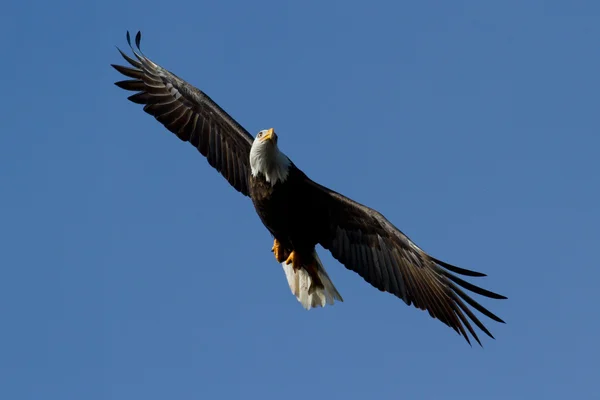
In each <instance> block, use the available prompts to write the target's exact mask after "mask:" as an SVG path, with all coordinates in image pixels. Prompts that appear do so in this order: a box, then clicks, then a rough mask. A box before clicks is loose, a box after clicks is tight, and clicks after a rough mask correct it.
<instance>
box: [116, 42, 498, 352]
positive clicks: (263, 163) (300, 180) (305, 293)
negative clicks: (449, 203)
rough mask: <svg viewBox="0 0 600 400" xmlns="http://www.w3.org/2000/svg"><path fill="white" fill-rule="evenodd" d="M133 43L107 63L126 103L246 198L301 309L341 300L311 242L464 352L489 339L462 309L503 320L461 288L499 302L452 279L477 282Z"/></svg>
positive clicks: (472, 274)
mask: <svg viewBox="0 0 600 400" xmlns="http://www.w3.org/2000/svg"><path fill="white" fill-rule="evenodd" d="M140 39H141V34H140V32H138V33H137V35H136V37H135V45H136V48H134V47H133V46H132V45H131V40H130V35H129V32H127V43H128V44H129V47H130V48H131V50H132V52H133V55H134V57H135V59H134V58H131V57H129V56H128V55H126V54H125V53H123V52H122V51H121V50H120V49H118V48H117V49H118V51H119V52H120V53H121V55H122V56H123V58H124V59H125V60H126V61H127V62H128V63H129V64H131V67H133V68H131V67H124V66H120V65H115V64H112V67H114V68H115V69H116V70H117V71H118V72H120V73H121V74H123V75H125V76H127V77H129V78H131V79H128V80H123V81H119V82H116V83H115V84H116V85H117V86H118V87H120V88H122V89H125V90H130V91H134V92H137V93H135V94H133V95H132V96H130V97H128V99H129V100H130V101H132V102H134V103H137V104H143V105H144V111H145V112H146V113H148V114H150V115H152V116H153V117H154V118H156V119H157V120H158V121H159V122H160V123H162V124H163V125H164V126H165V127H166V128H167V129H168V130H169V131H171V132H172V133H174V134H175V135H177V137H178V138H179V139H181V140H182V141H187V142H190V143H191V144H192V145H194V147H196V148H197V149H198V151H199V152H200V153H201V154H202V155H203V156H205V157H206V158H207V160H208V163H209V164H210V165H211V166H212V167H213V168H215V169H216V170H217V171H218V172H220V173H221V175H223V177H224V178H225V179H227V181H228V182H229V183H230V184H231V186H233V188H234V189H235V190H237V191H238V192H240V193H242V194H243V195H245V196H248V197H250V199H251V200H252V203H253V204H254V208H255V210H256V213H257V214H258V216H259V217H260V219H261V221H262V223H263V224H264V226H265V227H266V228H267V229H268V230H269V232H270V233H271V235H272V236H273V238H274V240H273V247H272V249H271V251H272V252H273V253H274V255H275V259H276V260H277V262H278V263H281V265H282V266H283V270H284V272H285V276H286V278H287V281H288V284H289V286H290V289H291V291H292V293H293V294H294V295H295V296H296V298H297V299H298V301H299V302H300V303H301V304H302V306H303V307H304V308H306V309H311V308H314V307H324V306H325V305H326V304H333V303H334V302H335V301H336V300H337V301H340V302H341V301H343V300H342V296H341V295H340V293H339V292H338V290H337V289H336V287H335V286H334V284H333V282H331V279H330V278H329V276H328V275H327V272H326V271H325V268H324V266H323V264H322V263H321V260H320V259H319V256H318V255H317V252H316V250H315V247H316V246H317V245H318V244H319V245H321V246H322V247H324V248H325V249H327V250H329V251H330V252H331V255H332V256H333V257H334V258H335V259H336V260H338V261H339V262H340V263H342V264H343V265H344V266H345V267H346V268H347V269H350V270H352V271H354V272H356V273H358V274H359V275H360V276H361V277H362V278H363V279H364V280H365V281H366V282H368V283H370V284H371V285H372V286H374V287H376V288H377V289H379V290H380V291H384V292H388V293H391V294H393V295H395V296H397V297H399V298H400V299H402V300H404V302H405V303H406V304H407V305H411V304H412V305H414V306H415V307H416V308H419V309H421V310H427V311H428V312H429V314H430V315H431V316H432V317H433V318H437V319H438V320H440V321H441V322H443V323H444V324H446V325H448V326H449V327H451V328H452V329H454V330H455V331H456V332H457V333H458V334H459V335H461V336H462V337H464V338H465V340H466V341H467V342H468V343H469V344H470V343H471V342H470V340H469V335H468V334H467V331H468V332H469V333H470V334H471V336H472V337H473V338H474V339H475V340H476V341H477V342H478V343H479V344H480V345H481V341H480V340H479V338H478V336H477V334H476V332H475V331H474V329H473V327H472V325H471V322H473V323H474V324H475V325H476V326H477V327H478V328H479V329H481V330H482V331H483V332H484V333H485V334H487V335H488V336H490V337H491V338H493V336H492V334H491V333H490V331H489V330H488V329H487V328H486V327H485V326H484V325H483V324H482V323H481V321H480V320H479V319H478V318H477V316H475V314H474V313H473V311H472V310H471V309H470V308H469V307H468V306H467V304H468V305H470V306H471V307H472V308H474V309H475V310H477V311H479V312H481V313H482V314H484V315H485V316H487V317H489V318H491V319H492V320H494V321H497V322H501V323H503V322H504V321H502V320H501V319H500V318H499V317H497V316H496V315H494V314H493V313H492V312H490V311H489V310H487V309H486V308H485V307H483V306H482V305H481V304H479V303H478V302H476V301H475V300H474V299H472V298H471V297H470V296H469V295H468V294H467V293H465V292H464V291H463V289H467V290H470V291H472V292H474V293H477V294H479V295H482V296H485V297H488V298H493V299H505V298H506V297H504V296H502V295H499V294H496V293H493V292H490V291H488V290H486V289H482V288H480V287H478V286H475V285H473V284H471V283H469V282H467V281H465V280H463V279H461V278H460V277H458V276H457V274H458V275H464V276H470V277H481V276H485V274H482V273H480V272H475V271H470V270H467V269H463V268H459V267H456V266H453V265H450V264H448V263H446V262H443V261H441V260H438V259H436V258H434V257H432V256H431V255H429V254H427V253H426V252H425V251H423V250H422V249H421V248H420V247H418V246H417V245H416V244H415V243H414V242H412V241H411V240H410V239H409V238H408V237H407V236H406V235H405V234H403V233H402V232H401V231H400V230H399V229H398V228H396V227H395V226H394V225H393V224H392V223H391V222H390V221H388V220H387V219H386V218H385V217H384V216H383V215H382V214H381V213H379V212H377V211H376V210H373V209H371V208H369V207H367V206H364V205H362V204H360V203H358V202H356V201H354V200H352V199H349V198H347V197H345V196H343V195H341V194H339V193H337V192H335V191H333V190H331V189H328V188H326V187H324V186H322V185H319V184H318V183H316V182H314V181H313V180H311V179H310V178H309V177H308V176H306V174H304V173H303V172H302V171H301V170H300V169H299V168H298V167H297V166H296V165H295V164H294V163H293V162H292V161H291V160H290V159H289V157H287V156H286V155H285V154H284V153H283V152H282V151H281V150H280V148H279V145H278V136H277V134H276V133H275V130H274V129H273V128H271V129H265V130H262V131H260V132H258V134H257V135H256V137H252V136H251V135H250V134H249V133H248V131H246V130H245V129H244V128H243V127H242V126H241V125H240V124H238V123H237V122H236V121H235V120H234V119H233V118H232V117H231V116H229V115H228V114H227V113H226V112H225V111H224V110H223V109H222V108H221V107H219V105H217V104H216V103H215V102H214V101H213V100H212V99H211V98H210V97H208V96H207V95H206V94H205V93H204V92H202V91H201V90H199V89H197V88H196V87H194V86H192V85H190V84H189V83H187V82H186V81H184V80H183V79H181V78H179V77H177V76H176V75H175V74H173V73H172V72H169V71H168V70H166V69H165V68H163V67H161V66H160V65H158V64H156V63H154V62H152V61H151V60H150V59H149V58H147V57H146V56H144V55H143V53H142V52H141V50H140ZM461 287H462V288H463V289H461ZM465 303H466V304H465Z"/></svg>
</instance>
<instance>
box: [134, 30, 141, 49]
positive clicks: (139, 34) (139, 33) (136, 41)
mask: <svg viewBox="0 0 600 400" xmlns="http://www.w3.org/2000/svg"><path fill="white" fill-rule="evenodd" d="M141 41H142V31H138V32H137V33H136V34H135V45H136V46H137V48H138V50H140V51H141V50H142V49H141V48H140V42H141Z"/></svg>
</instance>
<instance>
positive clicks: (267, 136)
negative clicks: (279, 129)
mask: <svg viewBox="0 0 600 400" xmlns="http://www.w3.org/2000/svg"><path fill="white" fill-rule="evenodd" d="M266 140H272V141H274V142H275V141H277V135H276V134H275V130H273V128H271V129H269V130H268V131H267V133H265V134H264V136H263V137H262V138H261V141H263V142H264V141H266Z"/></svg>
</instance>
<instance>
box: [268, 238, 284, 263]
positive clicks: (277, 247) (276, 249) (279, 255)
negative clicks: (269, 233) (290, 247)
mask: <svg viewBox="0 0 600 400" xmlns="http://www.w3.org/2000/svg"><path fill="white" fill-rule="evenodd" d="M271 251H272V252H273V253H275V259H276V260H277V262H279V263H282V262H283V261H284V260H285V249H283V248H282V247H281V244H280V243H279V241H277V239H275V240H274V241H273V248H272V249H271Z"/></svg>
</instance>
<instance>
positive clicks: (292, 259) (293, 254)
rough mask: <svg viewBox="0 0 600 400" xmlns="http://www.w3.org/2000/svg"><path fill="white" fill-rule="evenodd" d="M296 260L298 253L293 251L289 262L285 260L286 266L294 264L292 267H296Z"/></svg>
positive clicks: (288, 259)
mask: <svg viewBox="0 0 600 400" xmlns="http://www.w3.org/2000/svg"><path fill="white" fill-rule="evenodd" d="M294 258H296V253H295V252H294V251H292V252H291V253H290V255H289V257H288V258H287V260H285V265H290V264H292V266H294Z"/></svg>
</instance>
